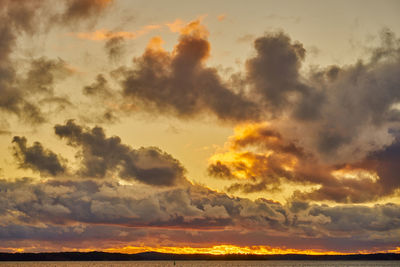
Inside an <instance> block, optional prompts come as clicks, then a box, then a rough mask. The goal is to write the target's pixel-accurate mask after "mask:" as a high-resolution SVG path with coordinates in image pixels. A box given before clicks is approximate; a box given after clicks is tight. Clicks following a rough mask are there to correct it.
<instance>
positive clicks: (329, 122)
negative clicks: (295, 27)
mask: <svg viewBox="0 0 400 267" xmlns="http://www.w3.org/2000/svg"><path fill="white" fill-rule="evenodd" d="M254 46H255V49H256V52H257V54H256V55H255V56H254V57H252V58H250V59H249V60H248V61H247V62H246V77H247V78H246V81H247V82H248V84H249V85H250V87H251V90H252V91H253V92H254V93H255V94H256V95H258V98H259V101H257V102H259V103H261V104H262V105H264V106H265V110H266V111H267V115H269V116H267V118H268V117H269V118H270V119H274V120H275V122H276V125H277V127H279V130H280V131H281V133H282V134H283V135H284V136H286V137H287V138H289V139H295V138H298V139H300V140H299V141H300V143H301V144H302V145H303V146H305V147H306V148H307V149H309V150H311V151H313V152H315V153H316V154H318V157H319V158H321V159H323V160H324V161H327V162H334V163H345V162H349V161H357V160H361V159H362V158H364V157H365V156H366V155H367V154H368V153H370V152H372V151H376V150H380V149H382V148H384V147H385V146H387V145H390V143H391V142H392V141H393V137H392V136H391V135H390V134H389V133H388V129H389V128H390V127H391V126H390V124H393V123H395V122H398V120H397V119H396V112H397V111H396V109H394V108H393V107H394V106H395V105H396V104H397V103H398V102H399V95H398V92H397V89H396V88H398V87H399V85H400V83H399V82H400V81H399V79H398V75H395V73H396V72H398V69H399V66H400V65H399V62H400V61H399V59H400V57H399V55H400V54H399V51H400V49H399V41H398V39H396V37H395V36H394V34H393V33H392V32H391V31H390V30H388V29H384V30H383V31H382V33H381V44H380V45H379V46H378V47H376V48H371V49H370V51H369V52H370V58H369V59H367V60H364V61H362V60H359V61H358V62H356V63H355V64H352V65H347V66H335V65H333V66H328V67H315V68H314V69H312V70H311V71H310V73H308V74H304V73H303V74H302V73H301V72H300V68H301V63H302V61H303V60H304V58H305V55H306V50H305V49H304V48H303V45H302V44H301V43H299V42H292V41H291V39H290V37H289V36H288V35H286V34H284V33H282V32H278V33H267V34H266V35H265V36H264V37H260V38H258V39H256V40H255V42H254ZM377 96H378V97H377ZM278 125H279V126H278Z"/></svg>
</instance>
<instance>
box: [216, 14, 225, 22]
mask: <svg viewBox="0 0 400 267" xmlns="http://www.w3.org/2000/svg"><path fill="white" fill-rule="evenodd" d="M217 19H218V21H223V20H225V19H226V14H221V15H218V16H217Z"/></svg>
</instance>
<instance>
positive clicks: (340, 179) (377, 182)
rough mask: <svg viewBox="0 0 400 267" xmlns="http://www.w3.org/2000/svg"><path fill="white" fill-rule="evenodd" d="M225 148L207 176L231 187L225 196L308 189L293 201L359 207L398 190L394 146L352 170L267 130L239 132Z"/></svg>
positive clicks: (255, 126) (296, 193) (262, 126)
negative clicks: (295, 186) (322, 159)
mask: <svg viewBox="0 0 400 267" xmlns="http://www.w3.org/2000/svg"><path fill="white" fill-rule="evenodd" d="M226 147H227V148H228V149H227V151H221V152H219V153H216V154H214V155H213V156H212V157H211V158H210V164H209V167H208V173H209V175H210V176H213V177H215V178H219V179H221V178H222V179H227V180H229V181H231V185H230V186H229V187H228V191H230V192H235V191H241V192H244V193H253V192H262V191H265V192H276V191H280V190H282V189H283V187H285V186H286V185H287V184H292V185H303V186H307V187H306V188H305V189H296V190H294V191H292V192H291V194H292V195H291V196H290V197H291V198H293V199H299V200H303V201H310V200H311V201H335V202H341V203H362V202H369V201H375V200H377V199H380V198H382V197H385V196H390V195H393V194H395V193H396V190H399V189H400V184H399V183H398V182H397V178H396V177H397V176H396V175H397V173H398V171H399V169H398V167H397V164H396V163H395V162H397V161H398V155H399V153H397V152H398V151H397V150H398V142H397V141H396V142H394V143H393V144H392V145H391V146H389V147H387V148H386V149H384V150H382V151H377V152H374V153H372V154H370V155H369V156H368V157H366V158H365V159H364V160H362V161H360V162H357V163H354V164H351V163H348V164H326V163H324V162H323V161H321V160H320V159H318V157H317V156H316V155H315V154H313V153H312V152H310V151H308V150H306V149H304V148H303V147H302V146H300V145H299V144H298V142H293V141H290V140H287V139H286V138H284V137H283V136H282V135H281V134H280V133H279V132H277V130H276V129H274V128H273V127H272V126H271V125H268V124H250V125H247V126H242V127H238V128H237V129H236V132H235V135H234V136H232V137H231V138H230V139H229V141H228V142H227V144H226ZM288 197H289V196H288Z"/></svg>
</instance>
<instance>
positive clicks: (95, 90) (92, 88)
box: [83, 74, 112, 97]
mask: <svg viewBox="0 0 400 267" xmlns="http://www.w3.org/2000/svg"><path fill="white" fill-rule="evenodd" d="M83 93H84V94H85V95H89V96H90V95H99V96H102V97H111V95H112V94H111V91H110V87H109V85H108V81H107V80H106V78H105V77H104V75H102V74H99V75H97V76H96V81H95V82H94V83H92V84H91V85H88V86H85V87H84V88H83Z"/></svg>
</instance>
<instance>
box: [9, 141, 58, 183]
mask: <svg viewBox="0 0 400 267" xmlns="http://www.w3.org/2000/svg"><path fill="white" fill-rule="evenodd" d="M12 142H13V144H14V156H15V157H16V158H17V160H18V165H19V167H20V168H23V169H32V170H33V171H38V172H40V174H41V175H44V176H48V175H52V176H55V175H58V174H62V173H64V172H65V170H66V169H65V166H63V164H62V159H61V158H60V156H57V155H56V154H55V153H54V152H52V151H51V150H48V149H45V148H43V146H42V144H41V143H39V142H35V143H33V145H32V146H27V140H26V138H25V137H20V136H14V138H13V141H12Z"/></svg>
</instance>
